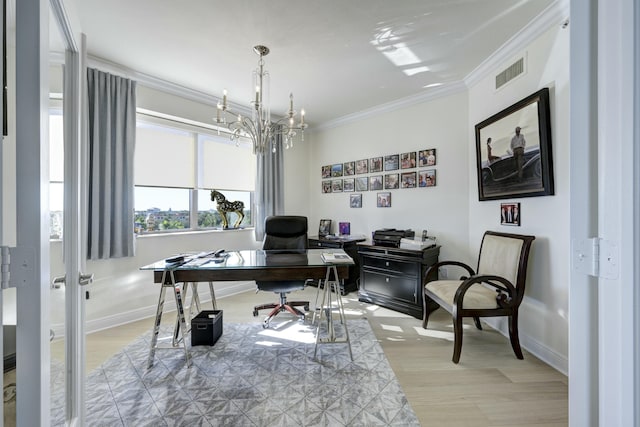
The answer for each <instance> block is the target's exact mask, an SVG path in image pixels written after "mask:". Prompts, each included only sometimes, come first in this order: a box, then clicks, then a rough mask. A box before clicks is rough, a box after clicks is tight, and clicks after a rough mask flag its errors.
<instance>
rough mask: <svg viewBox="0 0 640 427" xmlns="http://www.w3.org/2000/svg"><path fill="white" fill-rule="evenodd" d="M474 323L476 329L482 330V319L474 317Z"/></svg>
mask: <svg viewBox="0 0 640 427" xmlns="http://www.w3.org/2000/svg"><path fill="white" fill-rule="evenodd" d="M473 322H474V323H475V324H476V328H478V329H479V330H482V325H481V324H480V318H479V317H478V316H474V317H473Z"/></svg>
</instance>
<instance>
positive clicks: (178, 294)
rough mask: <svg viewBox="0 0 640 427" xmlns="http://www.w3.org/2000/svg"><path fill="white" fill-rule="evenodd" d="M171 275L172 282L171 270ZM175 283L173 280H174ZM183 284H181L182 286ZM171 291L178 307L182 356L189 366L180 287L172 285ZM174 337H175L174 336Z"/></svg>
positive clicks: (185, 324)
mask: <svg viewBox="0 0 640 427" xmlns="http://www.w3.org/2000/svg"><path fill="white" fill-rule="evenodd" d="M171 276H172V278H171V279H172V282H174V281H173V272H172V273H171ZM174 283H175V282H174ZM184 286H185V285H183V288H184ZM173 291H174V295H175V297H176V307H177V309H178V321H179V322H180V328H179V329H180V332H181V335H182V338H181V339H182V346H183V347H184V356H185V358H186V360H187V366H188V367H191V354H190V353H189V348H187V339H186V338H187V337H186V335H187V323H186V322H185V319H184V305H183V303H182V301H183V299H182V292H181V291H180V287H179V286H174V287H173ZM174 338H175V337H174ZM174 342H175V341H174Z"/></svg>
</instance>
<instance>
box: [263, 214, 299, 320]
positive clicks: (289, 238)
mask: <svg viewBox="0 0 640 427" xmlns="http://www.w3.org/2000/svg"><path fill="white" fill-rule="evenodd" d="M307 229H308V226H307V218H306V217H304V216H284V215H283V216H270V217H268V218H267V219H266V221H265V237H264V242H263V244H262V249H264V250H279V251H280V253H278V254H275V255H272V262H287V261H290V260H291V257H295V256H299V257H300V256H303V257H305V258H306V256H307V255H306V249H307V247H308V243H307ZM267 262H269V260H267ZM297 262H299V260H297ZM256 284H257V286H258V290H260V291H269V292H275V293H278V294H280V302H279V303H269V304H262V305H257V306H255V307H254V308H253V315H254V316H258V311H259V310H264V309H271V312H270V313H269V315H268V316H267V318H266V319H265V320H264V322H263V324H262V326H263V327H264V328H268V327H269V323H270V322H271V319H273V318H274V317H275V316H276V315H277V314H278V313H280V312H282V311H285V310H286V311H288V312H290V313H291V314H293V315H294V316H298V317H300V319H301V320H304V316H305V315H304V313H303V312H302V311H300V310H299V309H297V308H296V307H300V306H302V307H304V310H305V311H309V301H287V294H288V293H289V292H292V291H297V290H302V289H304V287H305V284H306V281H305V280H279V281H268V282H264V281H256Z"/></svg>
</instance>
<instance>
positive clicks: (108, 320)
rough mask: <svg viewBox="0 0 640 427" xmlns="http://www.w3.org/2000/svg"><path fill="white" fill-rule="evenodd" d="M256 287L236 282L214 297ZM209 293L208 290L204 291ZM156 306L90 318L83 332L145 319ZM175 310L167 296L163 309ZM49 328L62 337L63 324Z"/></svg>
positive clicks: (154, 311) (56, 335) (153, 312)
mask: <svg viewBox="0 0 640 427" xmlns="http://www.w3.org/2000/svg"><path fill="white" fill-rule="evenodd" d="M255 289H256V284H255V282H238V283H235V284H233V285H231V286H226V287H225V288H224V289H216V299H218V300H220V299H222V298H225V297H229V296H232V295H237V294H240V293H243V292H247V291H254V290H255ZM206 293H207V294H208V293H209V292H208V291H207V292H206ZM209 301H211V299H210V298H208V299H205V298H202V299H201V300H200V302H201V303H203V304H205V303H207V302H209ZM156 308H157V307H156V306H155V305H149V306H146V307H140V308H138V309H135V310H130V311H127V312H124V313H118V314H114V315H112V316H105V317H101V318H99V319H92V320H89V321H87V322H86V323H85V333H87V334H90V333H92V332H98V331H102V330H105V329H109V328H114V327H116V326H121V325H125V324H127V323H131V322H136V321H138V320H142V319H147V318H149V317H153V316H155V314H156ZM174 310H176V304H175V301H173V300H172V299H169V298H167V299H166V301H165V304H164V311H165V312H170V311H174ZM51 329H52V330H53V332H54V333H55V338H56V339H59V338H63V337H64V335H65V330H64V324H55V325H51Z"/></svg>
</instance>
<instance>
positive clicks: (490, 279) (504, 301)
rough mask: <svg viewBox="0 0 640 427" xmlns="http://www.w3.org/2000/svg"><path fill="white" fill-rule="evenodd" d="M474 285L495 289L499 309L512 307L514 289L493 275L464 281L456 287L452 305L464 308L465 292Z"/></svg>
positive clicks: (499, 277) (505, 281)
mask: <svg viewBox="0 0 640 427" xmlns="http://www.w3.org/2000/svg"><path fill="white" fill-rule="evenodd" d="M496 282H499V283H496ZM476 283H484V284H487V285H489V286H491V287H493V288H495V290H496V293H497V294H496V302H497V303H498V305H499V306H500V307H501V308H507V307H510V306H512V305H513V304H512V303H513V297H514V296H515V295H516V287H515V286H513V284H512V283H511V282H510V281H508V280H507V279H505V278H504V277H501V276H493V275H478V276H472V277H469V278H468V279H466V280H465V281H464V282H462V284H460V286H459V287H458V290H457V291H456V294H455V296H454V297H453V305H454V306H456V307H458V308H459V309H462V308H463V307H464V295H465V294H466V292H467V290H468V289H469V288H470V287H471V286H472V285H474V284H476Z"/></svg>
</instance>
